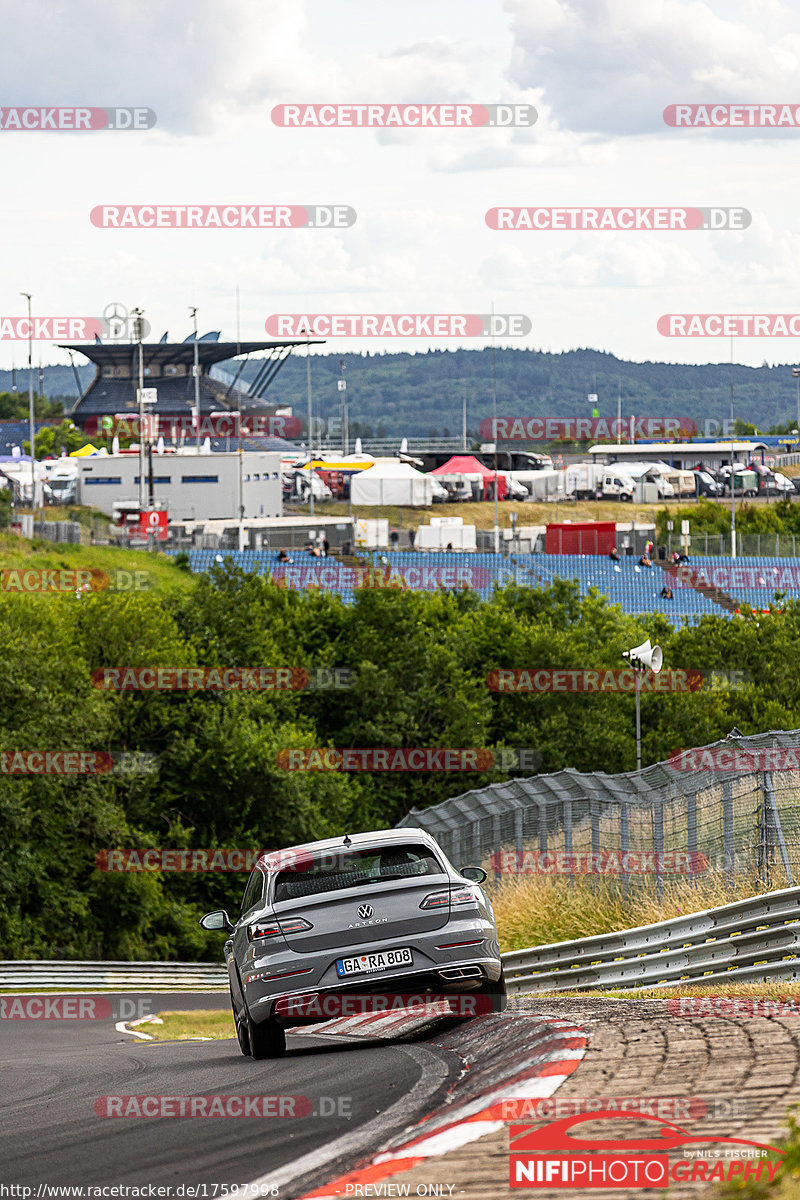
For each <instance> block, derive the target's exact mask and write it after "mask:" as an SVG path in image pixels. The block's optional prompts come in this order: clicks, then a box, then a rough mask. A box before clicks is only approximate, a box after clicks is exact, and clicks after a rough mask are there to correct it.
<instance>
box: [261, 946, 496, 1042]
mask: <svg viewBox="0 0 800 1200" xmlns="http://www.w3.org/2000/svg"><path fill="white" fill-rule="evenodd" d="M458 925H459V926H460V928H458V929H457V930H454V928H453V923H450V924H449V925H447V926H445V927H444V928H443V929H438V930H435V931H432V932H431V933H430V934H426V935H425V936H424V937H420V936H419V935H416V936H415V937H413V938H409V939H408V940H407V942H406V943H405V944H407V945H409V946H410V948H411V951H412V955H413V963H412V965H411V966H410V967H409V966H403V967H398V968H396V969H394V970H386V971H380V972H375V973H364V974H363V975H358V976H347V977H345V978H341V979H340V978H339V977H338V975H337V974H336V966H335V963H336V959H337V958H338V957H342V955H343V954H344V955H345V956H347V954H348V950H344V951H343V950H341V949H339V950H338V951H337V950H330V949H329V950H324V951H317V952H315V953H313V954H308V955H298V954H296V953H294V952H289V953H288V954H283V953H279V954H277V955H271V956H269V958H268V959H267V958H266V956H265V957H264V958H262V959H258V958H256V959H254V961H253V963H252V965H251V966H250V967H249V968H247V967H246V968H245V969H244V970H242V972H241V978H242V986H243V991H244V996H245V1000H246V1003H247V1008H248V1010H249V1012H250V1015H251V1017H252V1019H253V1020H254V1021H256V1022H259V1023H260V1022H261V1021H265V1020H268V1019H269V1018H270V1017H273V1016H274V1017H275V1019H276V1020H279V1021H280V1022H281V1024H285V1025H300V1024H315V1023H317V1022H319V1021H327V1020H331V1019H332V1018H333V1017H335V1016H338V1015H346V1014H345V1012H344V1011H342V1012H337V1011H336V1006H335V1004H324V1003H321V1004H319V1005H317V1006H312V1010H311V1012H310V1013H304V1012H303V1011H301V1008H302V1006H298V1005H296V1004H294V1003H293V1002H294V1001H296V1000H297V998H298V997H307V996H319V997H335V996H343V997H344V996H346V997H348V998H350V999H351V1001H352V998H353V997H359V996H364V997H370V998H371V999H370V1000H368V1001H367V1000H365V1001H364V1004H363V1005H362V1006H361V1007H360V1008H358V1007H356V1010H355V1011H379V1010H380V1004H381V998H382V997H383V996H384V995H386V996H389V997H397V996H398V995H415V996H422V995H428V996H431V995H434V996H438V995H442V996H446V995H458V994H459V993H470V992H475V991H477V990H480V989H489V988H490V987H491V985H492V984H496V983H498V982H499V980H500V978H501V976H502V962H501V960H500V949H499V946H498V944H497V935H496V933H495V931H494V930H493V929H491V927H490V926H488V927H487V926H486V925H484V924H483V922H480V923H476V924H472V926H471V930H470V929H469V928H466V929H465V925H466V922H459V923H458ZM470 933H471V938H470ZM487 934H488V936H486V935H487ZM467 939H469V940H473V942H474V943H475V944H473V945H470V946H463V947H453V948H449V947H448V948H446V949H440V948H439V947H440V946H441V945H442V943H445V944H446V943H450V942H453V941H457V940H467ZM401 944H402V943H398V942H397V941H396V940H395V941H393V942H391V943H389V942H377V941H376V942H373V943H367V944H361V945H359V946H358V952H359V954H364V955H367V954H372V953H379V952H381V951H386V950H392V949H398V948H399V946H400V945H401ZM349 953H350V954H352V953H353V950H352V949H350V951H349ZM289 971H291V972H292V974H288V973H286V972H289ZM376 998H377V999H376ZM353 1003H355V1004H356V1005H357V1003H358V1002H355V1001H353ZM370 1004H372V1005H374V1006H375V1007H372V1008H370V1007H369V1005H370ZM351 1007H352V1005H351Z"/></svg>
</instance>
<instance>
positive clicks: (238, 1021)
mask: <svg viewBox="0 0 800 1200" xmlns="http://www.w3.org/2000/svg"><path fill="white" fill-rule="evenodd" d="M231 1008H232V1009H233V1020H234V1023H235V1025H236V1040H237V1042H238V1043H239V1049H240V1050H241V1052H242V1054H244V1055H246V1057H247V1058H249V1057H250V1055H251V1054H252V1050H251V1049H250V1034H249V1032H248V1029H247V1019H246V1017H245V1015H244V1013H243V1012H239V1013H237V1011H236V1006H235V1005H234V1003H233V1000H232V999H231Z"/></svg>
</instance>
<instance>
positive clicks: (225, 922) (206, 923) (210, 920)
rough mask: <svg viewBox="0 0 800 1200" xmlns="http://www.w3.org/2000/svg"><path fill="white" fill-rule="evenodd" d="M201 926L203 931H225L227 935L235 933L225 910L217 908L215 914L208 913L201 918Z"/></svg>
mask: <svg viewBox="0 0 800 1200" xmlns="http://www.w3.org/2000/svg"><path fill="white" fill-rule="evenodd" d="M200 924H201V925H202V927H203V929H224V930H225V932H226V933H233V925H231V922H230V918H229V916H228V914H227V913H226V912H225V909H224V908H217V909H215V910H214V912H210V913H206V915H205V916H204V917H201V918H200Z"/></svg>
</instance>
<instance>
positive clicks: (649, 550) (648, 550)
mask: <svg viewBox="0 0 800 1200" xmlns="http://www.w3.org/2000/svg"><path fill="white" fill-rule="evenodd" d="M644 552H645V554H646V555H647V557H648V558H650V555H651V554H652V553H653V543H652V542H648V543H647V545H646V546H645V548H644Z"/></svg>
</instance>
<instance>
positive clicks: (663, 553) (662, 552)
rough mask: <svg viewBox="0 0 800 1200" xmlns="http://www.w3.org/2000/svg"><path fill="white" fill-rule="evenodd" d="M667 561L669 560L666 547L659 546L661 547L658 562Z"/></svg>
mask: <svg viewBox="0 0 800 1200" xmlns="http://www.w3.org/2000/svg"><path fill="white" fill-rule="evenodd" d="M666 559H667V547H666V546H659V547H658V561H659V562H666Z"/></svg>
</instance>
